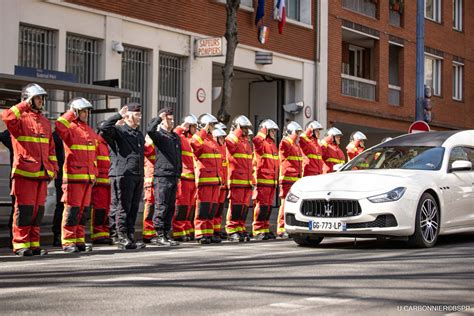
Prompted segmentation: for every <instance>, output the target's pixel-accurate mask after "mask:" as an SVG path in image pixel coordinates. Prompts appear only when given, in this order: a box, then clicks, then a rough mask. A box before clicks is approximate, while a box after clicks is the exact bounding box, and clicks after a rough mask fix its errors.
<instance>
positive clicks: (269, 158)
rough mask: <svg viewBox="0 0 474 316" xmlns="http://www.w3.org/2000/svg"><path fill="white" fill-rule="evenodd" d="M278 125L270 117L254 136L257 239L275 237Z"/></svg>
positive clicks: (254, 223) (254, 230) (254, 217)
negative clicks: (272, 221) (273, 223)
mask: <svg viewBox="0 0 474 316" xmlns="http://www.w3.org/2000/svg"><path fill="white" fill-rule="evenodd" d="M278 130H279V128H278V125H277V124H276V123H275V122H273V121H272V120H270V119H267V120H264V121H263V122H262V123H261V124H260V130H259V132H258V133H257V136H255V137H254V138H253V145H254V149H255V161H256V176H255V178H256V179H255V182H256V187H255V189H254V191H253V197H252V199H253V201H254V207H255V211H254V216H253V225H252V228H253V236H254V238H255V239H257V240H267V239H274V238H275V234H274V233H273V232H271V231H270V221H269V220H270V215H271V211H272V205H273V201H274V199H275V192H276V187H277V185H278V167H279V159H278V149H277V146H276V136H277V131H278Z"/></svg>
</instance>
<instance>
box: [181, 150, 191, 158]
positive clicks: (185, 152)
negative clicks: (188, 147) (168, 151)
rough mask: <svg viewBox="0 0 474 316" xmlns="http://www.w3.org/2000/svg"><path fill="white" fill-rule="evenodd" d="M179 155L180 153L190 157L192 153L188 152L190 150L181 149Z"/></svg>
mask: <svg viewBox="0 0 474 316" xmlns="http://www.w3.org/2000/svg"><path fill="white" fill-rule="evenodd" d="M181 155H182V156H189V157H192V156H193V153H192V152H190V151H185V150H183V151H181Z"/></svg>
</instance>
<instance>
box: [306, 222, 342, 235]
mask: <svg viewBox="0 0 474 316" xmlns="http://www.w3.org/2000/svg"><path fill="white" fill-rule="evenodd" d="M308 228H309V230H317V231H333V232H342V231H345V230H346V223H344V222H341V221H328V220H322V221H319V220H318V221H309V222H308Z"/></svg>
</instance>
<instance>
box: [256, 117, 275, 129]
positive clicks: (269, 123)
mask: <svg viewBox="0 0 474 316" xmlns="http://www.w3.org/2000/svg"><path fill="white" fill-rule="evenodd" d="M260 128H266V129H267V130H271V129H276V130H280V128H279V127H278V125H277V124H276V123H275V122H273V121H272V120H270V119H266V120H263V121H262V123H260Z"/></svg>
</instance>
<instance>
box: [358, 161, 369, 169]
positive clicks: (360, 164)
mask: <svg viewBox="0 0 474 316" xmlns="http://www.w3.org/2000/svg"><path fill="white" fill-rule="evenodd" d="M357 167H364V168H368V167H369V164H368V163H362V162H361V163H359V164H357Z"/></svg>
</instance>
